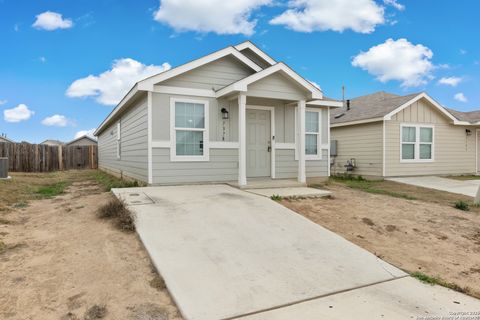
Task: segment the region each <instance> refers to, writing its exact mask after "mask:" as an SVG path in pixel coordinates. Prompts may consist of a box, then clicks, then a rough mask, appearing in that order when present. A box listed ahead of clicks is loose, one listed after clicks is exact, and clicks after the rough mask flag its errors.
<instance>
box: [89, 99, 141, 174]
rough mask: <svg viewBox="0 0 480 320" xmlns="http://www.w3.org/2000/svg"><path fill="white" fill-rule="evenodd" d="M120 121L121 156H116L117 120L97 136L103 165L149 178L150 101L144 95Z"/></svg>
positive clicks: (103, 166) (116, 171)
mask: <svg viewBox="0 0 480 320" xmlns="http://www.w3.org/2000/svg"><path fill="white" fill-rule="evenodd" d="M119 121H120V122H121V149H120V150H121V154H120V155H121V157H120V159H117V142H116V141H117V123H118V121H117V122H114V123H112V125H110V127H108V128H107V129H105V130H104V131H103V132H102V133H101V134H100V136H99V137H98V164H99V167H100V169H106V170H108V171H111V172H113V173H116V174H119V175H123V176H127V177H130V178H134V179H137V180H140V181H144V182H147V181H148V130H147V126H148V123H147V101H146V99H145V98H144V99H142V100H141V101H139V102H137V104H136V105H135V106H133V107H132V108H130V109H129V111H128V112H127V113H125V114H124V115H122V116H121V118H120V119H119Z"/></svg>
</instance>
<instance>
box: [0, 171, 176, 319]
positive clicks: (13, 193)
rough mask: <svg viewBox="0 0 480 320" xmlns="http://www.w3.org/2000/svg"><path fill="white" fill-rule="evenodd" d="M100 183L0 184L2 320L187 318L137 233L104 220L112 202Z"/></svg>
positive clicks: (56, 179)
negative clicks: (105, 209) (104, 209)
mask: <svg viewBox="0 0 480 320" xmlns="http://www.w3.org/2000/svg"><path fill="white" fill-rule="evenodd" d="M95 176H96V173H95V172H93V173H92V172H89V171H83V172H81V171H72V172H67V173H58V174H13V180H12V181H10V182H1V184H0V204H1V205H0V283H1V286H0V319H35V320H43V319H45V320H47V319H48V320H50V319H62V320H68V319H70V320H73V319H101V318H104V319H132V320H146V319H150V320H155V319H158V320H160V319H161V320H165V319H181V316H180V315H179V312H178V310H177V308H176V306H175V305H174V303H173V302H172V300H171V298H170V295H169V294H168V291H167V290H166V288H165V286H164V284H163V281H162V280H161V279H160V278H159V276H158V275H157V273H156V272H155V270H154V269H153V267H152V266H151V263H150V260H149V258H148V255H147V253H146V251H145V250H144V248H143V246H142V244H141V242H140V241H139V239H138V238H137V236H136V234H135V233H133V232H130V233H127V232H123V231H120V230H118V229H117V228H116V227H115V226H114V225H113V224H112V223H111V221H108V220H101V219H99V218H97V216H96V211H97V209H98V208H99V207H100V206H101V205H103V204H105V203H106V202H107V201H109V199H111V195H110V193H109V192H106V191H105V186H106V184H100V183H99V182H97V180H99V181H102V182H103V181H104V180H105V179H103V180H102V179H97V180H96V179H95ZM103 178H105V177H103ZM107 180H109V181H110V178H107ZM107 187H108V185H107ZM56 194H60V195H56ZM40 198H43V199H41V200H30V199H40Z"/></svg>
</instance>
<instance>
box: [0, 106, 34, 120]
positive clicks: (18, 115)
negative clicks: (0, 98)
mask: <svg viewBox="0 0 480 320" xmlns="http://www.w3.org/2000/svg"><path fill="white" fill-rule="evenodd" d="M34 114H35V112H34V111H32V110H30V109H28V107H27V106H26V105H25V104H23V103H22V104H19V105H18V106H16V107H15V108H12V109H6V110H3V119H4V120H5V121H7V122H20V121H25V120H28V119H30V118H31V116H33V115H34Z"/></svg>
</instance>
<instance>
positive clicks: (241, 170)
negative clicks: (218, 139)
mask: <svg viewBox="0 0 480 320" xmlns="http://www.w3.org/2000/svg"><path fill="white" fill-rule="evenodd" d="M246 112H247V96H246V95H245V93H240V94H239V95H238V144H239V147H238V185H239V186H246V185H247V143H246V141H247V135H246V134H247V124H246Z"/></svg>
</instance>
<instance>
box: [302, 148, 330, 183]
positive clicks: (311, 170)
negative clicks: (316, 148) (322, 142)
mask: <svg viewBox="0 0 480 320" xmlns="http://www.w3.org/2000/svg"><path fill="white" fill-rule="evenodd" d="M327 166H328V150H325V149H324V150H322V160H307V161H305V174H306V176H307V178H315V177H327V176H328V167H327Z"/></svg>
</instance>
